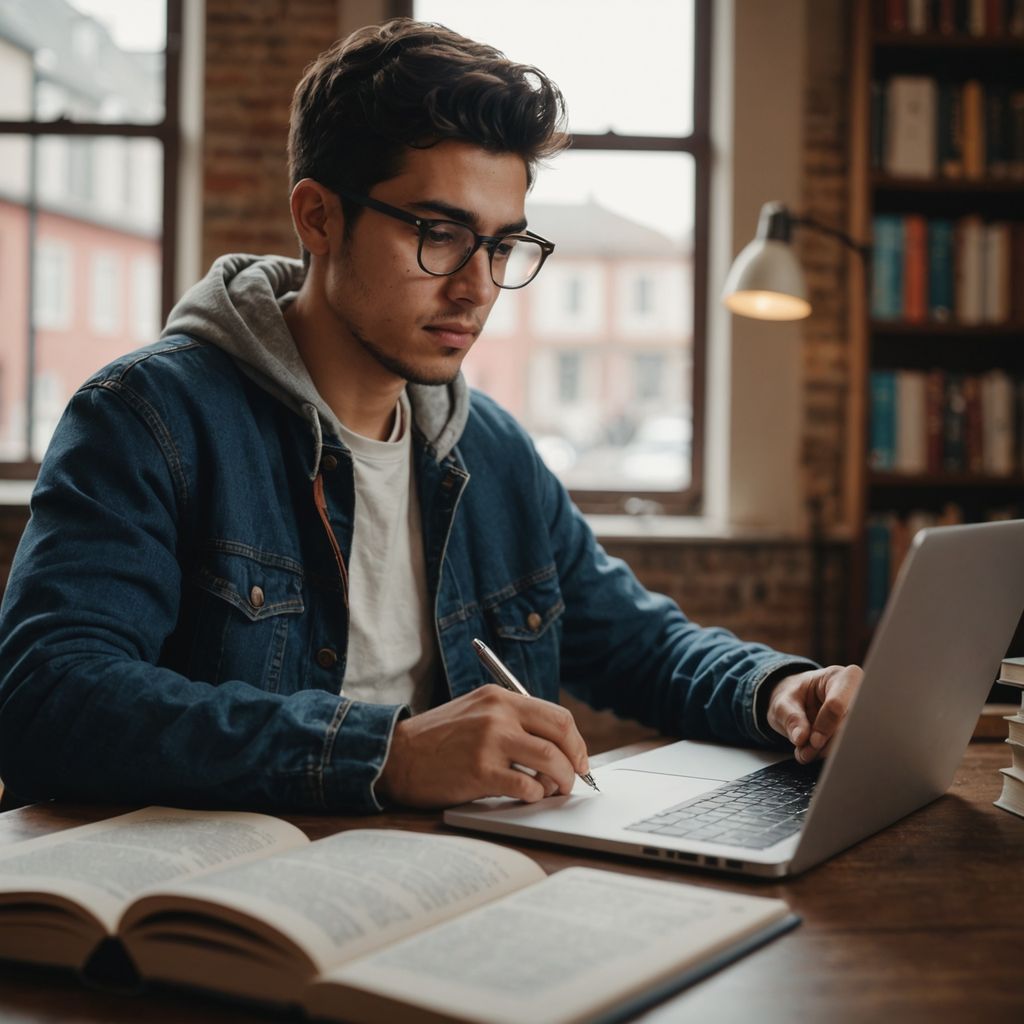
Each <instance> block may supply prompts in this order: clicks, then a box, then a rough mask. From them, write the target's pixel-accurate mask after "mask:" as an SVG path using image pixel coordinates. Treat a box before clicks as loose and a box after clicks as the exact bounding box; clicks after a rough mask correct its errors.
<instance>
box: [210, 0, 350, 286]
mask: <svg viewBox="0 0 1024 1024" xmlns="http://www.w3.org/2000/svg"><path fill="white" fill-rule="evenodd" d="M337 29H338V8H337V3H336V0H207V2H206V75H205V98H204V103H205V136H204V148H203V245H202V252H203V255H202V266H203V268H204V270H205V268H206V267H207V266H209V264H210V263H211V262H212V261H213V260H214V259H215V258H216V257H217V256H219V255H221V254H222V253H225V252H253V253H287V254H296V255H297V254H298V244H297V242H296V239H295V235H294V232H293V231H292V226H291V219H290V217H289V215H288V191H289V189H288V171H287V160H286V158H285V145H286V142H287V138H288V106H289V104H290V103H291V97H292V91H293V90H294V88H295V85H296V83H297V82H298V80H299V78H300V77H301V75H302V71H303V69H304V68H305V67H306V65H307V64H308V63H309V62H310V61H311V60H312V59H313V58H314V57H315V56H316V55H317V54H318V53H320V52H321V51H322V50H325V49H326V48H327V47H328V46H330V45H331V43H333V42H334V40H335V38H336V37H337Z"/></svg>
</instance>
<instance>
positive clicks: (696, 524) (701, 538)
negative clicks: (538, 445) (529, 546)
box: [585, 515, 847, 545]
mask: <svg viewBox="0 0 1024 1024" xmlns="http://www.w3.org/2000/svg"><path fill="white" fill-rule="evenodd" d="M585 518H586V520H587V523H588V524H589V525H590V528H591V529H592V530H593V531H594V533H595V534H596V535H597V539H598V540H599V541H601V543H612V542H620V543H621V542H626V543H630V544H644V543H648V544H661V543H664V542H665V541H685V542H686V543H688V544H748V545H749V544H774V545H805V544H807V543H808V542H809V541H810V538H809V537H808V536H807V535H806V534H799V533H783V532H781V531H779V530H770V529H758V528H756V527H750V526H730V525H729V524H727V523H722V522H718V521H715V520H712V519H708V518H706V517H702V516H672V515H640V516H613V515H588V516H586V517H585ZM826 539H827V541H828V542H829V543H837V542H838V543H843V542H845V540H846V539H847V538H846V537H845V536H844V535H842V534H839V533H833V534H830V535H829V537H828V538H826Z"/></svg>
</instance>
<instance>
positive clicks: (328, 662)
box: [316, 647, 338, 668]
mask: <svg viewBox="0 0 1024 1024" xmlns="http://www.w3.org/2000/svg"><path fill="white" fill-rule="evenodd" d="M337 662H338V655H337V652H336V651H332V650H331V648H330V647H321V648H320V650H319V651H317V652H316V663H317V664H318V665H319V666H320V667H321V668H334V666H335V665H336V664H337Z"/></svg>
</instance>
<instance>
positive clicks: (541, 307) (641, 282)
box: [405, 0, 712, 512]
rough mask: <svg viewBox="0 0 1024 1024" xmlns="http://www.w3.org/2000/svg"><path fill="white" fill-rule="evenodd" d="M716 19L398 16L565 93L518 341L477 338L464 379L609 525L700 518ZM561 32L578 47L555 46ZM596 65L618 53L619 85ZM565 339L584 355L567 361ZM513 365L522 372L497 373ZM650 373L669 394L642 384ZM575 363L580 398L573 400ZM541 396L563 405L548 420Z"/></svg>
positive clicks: (589, 7)
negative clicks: (543, 259)
mask: <svg viewBox="0 0 1024 1024" xmlns="http://www.w3.org/2000/svg"><path fill="white" fill-rule="evenodd" d="M711 6H712V5H711V4H710V2H709V0H634V3H633V4H632V5H631V8H630V16H629V18H625V17H623V16H622V12H621V7H620V6H619V5H617V4H613V3H612V2H611V0H560V2H559V3H558V4H551V3H550V0H521V2H520V3H519V5H518V6H517V17H516V18H515V19H509V18H508V16H507V14H508V12H507V9H506V8H505V7H503V6H501V5H493V4H481V3H479V2H478V0H413V2H411V3H409V4H408V5H407V9H406V12H405V13H408V14H411V15H412V16H414V17H417V18H420V19H422V20H425V21H437V22H441V23H442V24H445V25H447V26H449V27H450V28H452V29H453V30H455V31H457V32H461V33H464V34H465V35H467V36H470V37H471V38H475V39H478V40H480V41H482V42H486V43H490V44H492V45H494V46H496V47H498V48H499V49H500V50H502V51H503V52H504V53H506V54H508V56H509V57H510V58H512V59H513V60H518V61H522V62H523V63H527V64H532V65H536V66H537V67H540V68H542V69H543V70H544V72H545V73H547V74H549V75H550V76H551V77H552V79H554V81H555V82H557V83H558V85H559V86H560V87H561V89H562V91H563V92H564V94H565V97H566V102H567V106H568V113H569V128H570V131H571V133H572V136H573V144H572V147H571V148H570V149H569V150H568V151H567V152H565V153H563V154H560V155H559V156H558V157H556V158H555V159H553V160H550V161H547V162H546V163H545V165H544V166H542V167H541V168H540V169H539V171H538V176H537V180H536V183H535V185H534V187H533V189H532V190H531V192H530V194H529V195H528V196H527V201H526V214H527V218H528V221H529V225H530V227H531V229H533V230H535V231H537V232H538V233H540V234H542V235H544V236H545V237H547V238H550V239H551V240H552V241H553V242H554V243H555V246H556V249H555V253H554V255H553V256H552V258H551V259H550V260H549V261H548V263H547V265H546V266H545V267H544V270H543V272H542V273H541V275H540V277H539V278H538V279H537V281H536V282H534V283H533V284H531V285H530V286H529V288H526V289H523V293H522V297H521V299H520V300H519V301H520V303H521V305H522V311H523V315H522V317H521V321H520V322H521V323H522V325H523V330H522V331H521V332H518V333H517V335H516V336H515V337H514V338H502V342H501V345H502V348H501V349H499V347H498V346H497V345H493V346H492V345H489V344H488V341H489V339H488V333H487V330H486V329H485V332H484V336H483V338H482V339H481V342H480V343H479V344H478V345H477V346H475V347H474V350H473V352H472V353H471V354H470V356H469V357H468V359H467V366H466V370H467V376H469V377H470V379H474V377H475V379H478V380H486V381H487V382H488V383H489V385H491V387H492V389H493V390H492V394H493V397H495V398H496V399H497V400H498V401H499V402H501V403H502V404H503V405H505V406H506V407H507V408H508V409H509V410H510V411H511V412H512V413H513V414H514V415H516V417H517V418H518V419H519V420H520V421H521V422H522V423H523V425H524V426H525V427H526V429H527V430H529V431H530V433H531V434H532V435H533V436H534V438H535V439H537V440H538V441H541V440H542V441H543V444H539V445H538V447H539V450H540V451H541V453H542V455H544V456H545V458H547V453H548V452H554V453H556V454H557V458H551V459H549V460H548V462H549V465H550V466H551V468H552V469H553V470H554V471H555V472H557V474H558V475H559V477H560V478H561V479H562V481H563V482H564V483H565V484H566V485H567V486H569V487H570V489H571V490H572V491H573V496H574V498H575V499H576V500H577V502H578V503H579V504H580V505H581V507H583V508H584V509H585V510H589V511H620V510H622V509H623V508H625V507H626V503H627V500H628V499H629V498H630V497H631V496H633V495H637V494H639V495H645V496H646V495H650V496H651V497H652V498H654V499H655V500H657V501H658V502H659V504H660V505H661V506H662V507H663V508H665V509H666V510H667V511H677V512H697V511H700V492H701V480H700V472H701V467H702V431H701V430H700V429H699V425H700V423H701V421H702V420H703V400H704V389H703V379H702V378H703V366H704V323H705V310H704V291H705V283H706V280H707V276H706V275H707V209H708V205H709V204H708V201H707V199H708V175H709V169H710V157H709V154H710V143H709V117H708V108H709V104H708V99H707V91H708V82H709V81H710V71H709V67H708V59H709V54H710V50H711V46H710V14H711ZM605 11H606V13H607V16H603V15H602V12H605ZM539 21H543V22H544V24H546V25H547V31H546V32H545V33H543V34H539V33H537V32H536V31H535V28H534V26H535V25H536V24H537V23H538V22H539ZM651 25H657V26H658V32H657V33H651V31H650V26H651ZM567 36H573V37H574V38H576V39H577V40H578V41H579V45H576V46H573V47H566V46H565V45H564V39H565V38H566V37H567ZM595 52H608V53H615V54H616V61H617V68H616V74H615V75H608V74H607V72H606V69H605V68H604V67H603V66H602V65H601V62H599V61H595V60H594V59H593V54H594V53H595ZM623 82H628V83H629V87H628V88H624V87H623V84H622V83H623ZM638 268H639V269H640V270H641V272H639V273H638ZM666 286H668V287H667V289H666ZM679 288H684V289H686V290H687V291H688V294H687V296H686V298H685V299H684V300H680V299H678V297H675V296H673V294H672V293H673V291H675V290H678V289H679ZM663 300H664V301H663ZM568 336H571V337H572V338H573V345H574V346H578V347H579V351H578V352H575V353H573V354H572V357H571V358H570V355H569V354H567V353H566V352H565V349H564V343H565V339H566V338H567V337H568ZM640 340H642V343H643V345H644V352H645V353H652V350H657V351H659V352H661V351H662V350H664V352H662V354H661V355H659V356H658V357H657V358H656V359H655V357H654V356H653V354H652V358H651V360H650V361H642V360H639V359H638V358H637V357H638V353H637V351H636V347H637V344H638V341H640ZM512 346H515V351H514V352H513V351H512ZM545 350H547V351H548V352H551V353H552V356H553V358H550V359H548V360H545V359H543V358H541V355H542V353H543V352H544V351H545ZM669 353H671V357H669ZM584 354H585V359H586V362H585V364H584V361H583V360H584ZM514 361H515V362H517V363H518V364H519V365H521V366H523V367H527V366H529V367H530V372H529V373H527V372H525V370H524V372H523V373H521V374H516V373H513V372H510V368H511V365H512V363H513V362H514ZM655 362H657V363H658V364H659V365H660V367H661V370H660V373H661V375H662V377H664V376H665V375H667V374H669V373H675V374H677V375H678V377H679V380H678V381H673V382H666V381H665V380H663V379H659V380H655V377H656V376H657V375H656V373H655V371H654V369H653V367H654V365H655ZM584 365H585V366H586V376H587V380H588V381H589V382H590V384H589V385H588V387H587V388H586V394H585V395H584V396H583V397H582V398H580V397H577V398H575V399H570V398H568V395H569V393H570V392H572V390H573V388H574V387H576V388H579V389H582V387H583V385H582V375H583V367H584ZM543 366H547V367H548V368H549V372H551V373H553V374H554V375H555V380H553V381H551V382H550V386H549V385H548V384H547V383H545V382H544V380H543V377H542V375H541V374H539V373H538V372H537V368H538V367H543ZM641 366H642V367H643V369H641V368H640V367H641ZM571 367H575V369H572V368H571ZM631 369H632V370H633V372H631ZM524 380H525V382H526V383H525V386H524V384H523V383H522V382H523V381H524ZM573 381H575V384H573ZM641 391H642V393H643V395H644V399H643V401H642V402H641V403H638V402H637V401H636V399H637V395H638V392H641ZM552 393H555V394H557V395H558V396H559V400H560V402H561V403H563V404H570V403H574V404H573V407H572V409H570V410H568V411H562V410H559V409H558V408H552V405H551V401H550V398H551V396H552ZM695 425H697V428H698V429H696V430H695V429H694V426H695ZM653 435H656V440H657V443H658V449H657V452H656V453H655V454H656V456H657V457H656V458H654V457H652V454H651V450H650V448H651V440H650V439H651V437H652V436H653ZM638 438H639V439H643V443H644V445H645V447H644V449H643V451H642V452H638V451H635V450H634V449H635V448H636V446H637V444H638V443H639V442H638V441H637V439H638ZM674 439H678V443H675V440H674ZM673 444H674V445H675V447H674V448H673V447H672V446H673ZM570 453H571V454H570ZM641 455H642V457H639V456H641ZM627 467H629V471H627ZM644 473H647V474H648V475H647V477H646V478H645V477H644V475H643V474H644ZM627 488H628V489H627Z"/></svg>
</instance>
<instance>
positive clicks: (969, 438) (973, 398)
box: [960, 374, 985, 473]
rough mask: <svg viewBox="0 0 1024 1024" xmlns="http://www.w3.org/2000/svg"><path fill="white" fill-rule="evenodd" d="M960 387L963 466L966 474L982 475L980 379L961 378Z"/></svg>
mask: <svg viewBox="0 0 1024 1024" xmlns="http://www.w3.org/2000/svg"><path fill="white" fill-rule="evenodd" d="M960 387H961V389H962V391H963V402H964V426H963V431H964V440H963V447H964V465H963V468H964V469H965V470H967V472H968V473H982V472H984V469H985V453H984V451H983V448H982V445H983V444H984V438H983V436H982V433H983V427H982V410H981V378H980V377H977V376H975V375H973V374H968V375H967V376H964V377H962V378H961V381H960Z"/></svg>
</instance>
